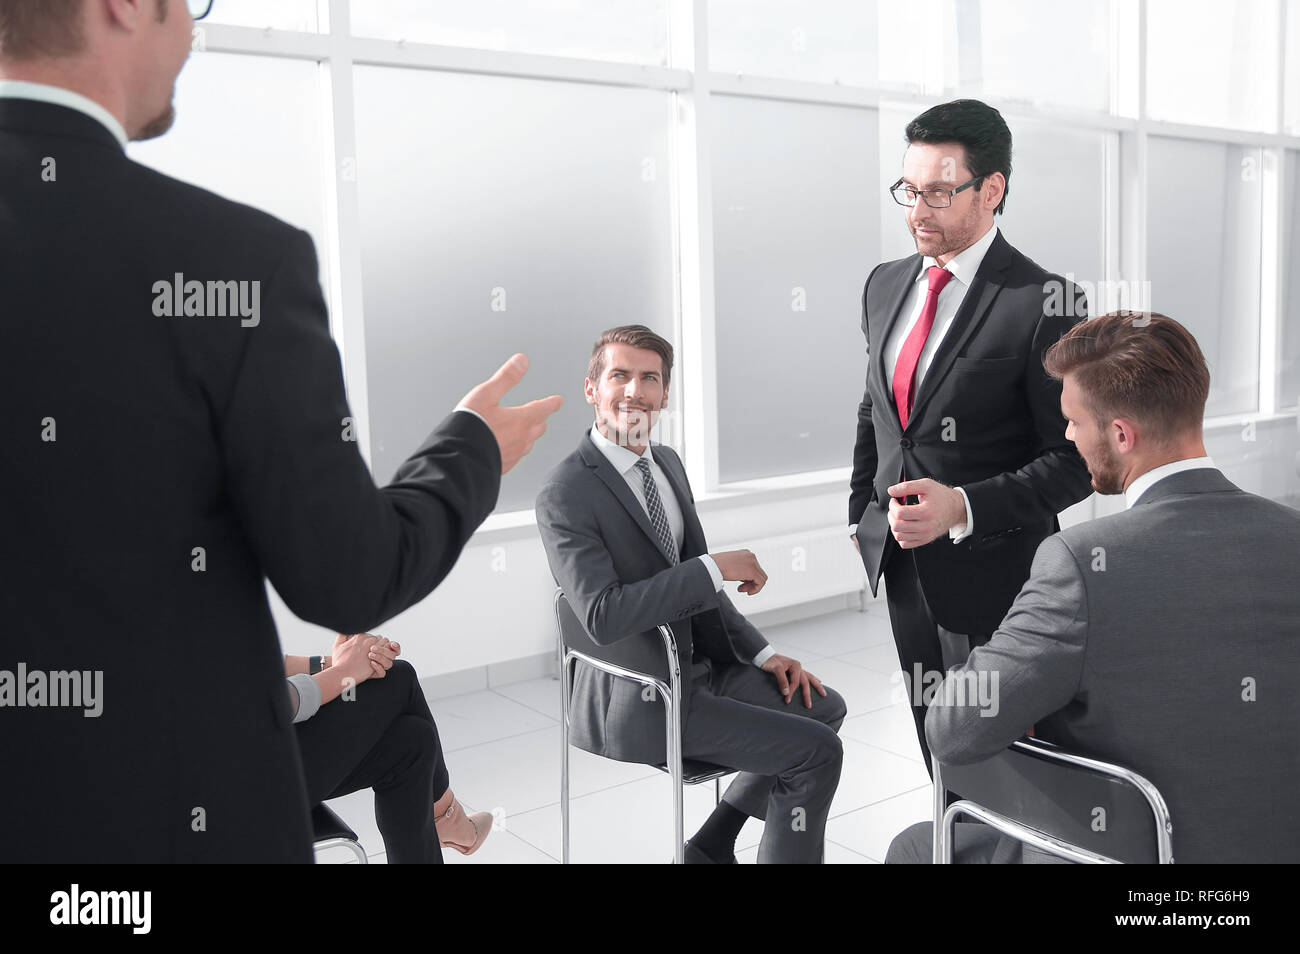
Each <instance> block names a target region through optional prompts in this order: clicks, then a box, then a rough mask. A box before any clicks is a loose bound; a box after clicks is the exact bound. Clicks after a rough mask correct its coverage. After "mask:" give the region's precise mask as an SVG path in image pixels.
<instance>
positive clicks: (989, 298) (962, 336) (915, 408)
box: [907, 232, 1011, 430]
mask: <svg viewBox="0 0 1300 954" xmlns="http://www.w3.org/2000/svg"><path fill="white" fill-rule="evenodd" d="M1010 248H1011V246H1010V245H1008V244H1007V240H1006V239H1004V238H1003V237H1002V233H1001V232H999V233H998V234H997V235H996V236H994V238H993V244H992V245H990V246H989V250H988V251H987V252H986V253H985V254H984V261H982V262H980V267H979V270H978V271H977V272H976V273H975V280H974V281H973V282H972V283H971V287H970V290H969V291H967V292H966V297H965V298H963V299H962V303H961V307H960V308H958V309H957V314H955V315H954V316H953V319H952V324H951V325H949V327H948V333H947V334H945V335H944V336H943V341H941V342H940V343H939V347H938V349H937V350H936V351H935V353H934V357H933V358H932V359H931V361H930V367H929V368H927V369H926V372H925V377H923V378H922V379H921V385H920V387H918V388H917V392H916V400H915V401H913V402H912V413H911V414H910V415H909V416H908V421H907V427H908V430H911V429H912V427H913V426H914V425H915V424H916V422H917V421H919V420H920V419H921V415H922V412H923V411H924V410H925V405H926V402H927V401H929V399H930V398H931V397H932V396H933V395H934V392H935V391H937V390H938V388H939V385H940V384H942V383H943V379H944V378H945V377H947V376H948V372H949V371H950V370H951V369H952V364H953V362H954V361H956V360H957V355H958V353H959V352H960V351H961V349H962V348H964V347H965V346H966V342H967V341H968V340H969V339H970V337H971V336H972V335H973V334H975V332H976V330H977V329H978V328H979V326H980V325H981V324H983V323H984V319H985V318H986V317H987V316H988V313H989V309H990V308H991V307H992V306H993V301H994V299H996V298H997V297H998V292H1000V291H1001V290H1002V284H1003V279H1002V273H1003V272H1004V271H1005V270H1006V268H1007V266H1008V265H1009V264H1010V252H1009V250H1010Z"/></svg>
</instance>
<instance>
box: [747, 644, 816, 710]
mask: <svg viewBox="0 0 1300 954" xmlns="http://www.w3.org/2000/svg"><path fill="white" fill-rule="evenodd" d="M762 669H763V671H764V672H770V673H771V674H772V675H773V676H775V677H776V685H777V688H778V689H780V690H781V695H782V696H784V697H785V701H786V704H787V705H788V704H789V702H790V700H791V699H793V698H794V695H795V693H796V692H802V693H803V704H804V707H805V708H807V709H811V708H812V690H813V689H816V690H817V692H818V693H819V694H821V695H823V696H824V695H826V690H825V689H823V688H822V683H821V680H820V679H818V678H817V677H816V676H814V675H813V674H812V673H810V672H808V671H807V670H806V669H804V668H803V665H802V664H801V663H800V662H799V660H797V659H791V658H790V657H789V656H782V655H781V654H780V653H775V654H773V655H772V656H771V657H769V658H768V660H767V662H765V663H763V666H762Z"/></svg>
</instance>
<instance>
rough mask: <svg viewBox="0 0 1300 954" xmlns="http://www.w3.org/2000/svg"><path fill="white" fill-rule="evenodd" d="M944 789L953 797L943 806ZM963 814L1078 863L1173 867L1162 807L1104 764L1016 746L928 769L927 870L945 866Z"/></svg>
mask: <svg viewBox="0 0 1300 954" xmlns="http://www.w3.org/2000/svg"><path fill="white" fill-rule="evenodd" d="M949 790H951V791H953V792H954V793H955V794H957V795H958V796H959V798H960V800H959V801H956V802H954V803H953V804H951V805H948V804H947V793H948V791H949ZM959 815H968V816H970V817H972V818H975V819H978V820H979V821H982V822H984V824H986V825H989V826H991V827H993V828H995V829H997V831H999V832H1001V833H1002V834H1004V835H1009V836H1010V837H1012V838H1016V839H1018V840H1020V841H1022V842H1024V843H1025V844H1028V845H1032V846H1033V847H1035V848H1037V849H1039V850H1040V851H1044V852H1047V853H1048V854H1052V855H1055V856H1057V857H1060V858H1066V859H1068V860H1070V861H1074V862H1078V863H1081V864H1155V863H1158V864H1173V861H1174V854H1173V824H1172V822H1171V821H1170V818H1169V807H1168V806H1167V805H1166V804H1165V800H1164V798H1163V797H1162V796H1161V794H1160V792H1159V791H1158V790H1157V789H1156V787H1155V786H1154V785H1152V784H1151V782H1149V781H1147V780H1146V779H1145V778H1143V777H1142V776H1141V775H1138V774H1137V773H1136V772H1133V771H1130V770H1129V769H1127V768H1124V767H1123V766H1120V765H1115V764H1113V763H1110V762H1101V761H1098V760H1097V759H1090V758H1084V757H1083V756H1079V755H1072V754H1070V753H1069V752H1066V751H1064V750H1062V749H1060V748H1058V747H1057V746H1055V745H1052V744H1051V743H1050V742H1044V741H1041V740H1039V739H1022V740H1020V741H1017V742H1013V743H1012V744H1011V745H1010V747H1008V748H1006V749H1004V750H1003V751H1001V752H999V753H998V754H997V755H995V756H993V758H991V759H986V760H985V761H983V762H977V763H974V764H973V765H941V764H940V763H939V762H938V760H936V761H935V762H934V863H935V864H952V855H953V833H954V830H955V825H956V821H957V817H958V816H959Z"/></svg>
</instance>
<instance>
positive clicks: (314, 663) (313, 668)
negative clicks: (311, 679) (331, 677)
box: [307, 656, 325, 676]
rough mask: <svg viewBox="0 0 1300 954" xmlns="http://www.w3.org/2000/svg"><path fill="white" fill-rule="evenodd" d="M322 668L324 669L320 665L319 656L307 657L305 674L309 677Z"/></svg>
mask: <svg viewBox="0 0 1300 954" xmlns="http://www.w3.org/2000/svg"><path fill="white" fill-rule="evenodd" d="M324 668H325V667H324V666H322V665H321V658H320V657H319V656H308V657H307V672H308V674H309V675H312V676H314V675H316V673H318V672H320V671H321V670H322V669H324Z"/></svg>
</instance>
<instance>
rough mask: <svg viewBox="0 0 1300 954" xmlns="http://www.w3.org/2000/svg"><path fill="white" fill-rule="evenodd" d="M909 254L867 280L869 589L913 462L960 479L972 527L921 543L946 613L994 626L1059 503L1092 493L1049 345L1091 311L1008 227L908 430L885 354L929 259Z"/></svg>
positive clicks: (859, 502)
mask: <svg viewBox="0 0 1300 954" xmlns="http://www.w3.org/2000/svg"><path fill="white" fill-rule="evenodd" d="M921 264H922V257H921V256H920V255H912V256H909V257H908V258H904V259H899V260H898V261H894V262H886V263H884V264H882V265H879V266H877V267H876V269H875V270H874V271H872V273H871V276H870V277H869V278H868V279H867V284H866V287H865V288H864V289H863V293H862V332H863V334H864V335H865V336H866V340H867V356H868V365H867V378H866V389H865V391H864V392H863V396H862V403H861V405H860V406H859V408H858V432H857V442H856V445H855V446H854V450H853V477H852V480H851V483H850V497H849V522H850V523H856V524H858V541H859V545H860V547H861V550H862V557H863V562H864V563H865V564H866V567H867V571H868V577H869V580H870V583H871V587H872V591H873V592H875V589H876V585H877V582H878V580H879V578H880V575H881V573H882V572H883V570H884V567H885V563H886V561H887V560H889V559H890V557H891V555H892V554H894V553H895V552H896V551H897V550H898V545H897V543H896V542H895V541H894V538H893V535H892V534H891V533H890V532H889V523H888V519H887V509H886V508H887V506H888V503H889V497H888V494H887V493H886V490H887V488H888V487H889V486H890V485H892V484H894V483H896V482H897V481H898V480H899V478H900V476H901V475H902V474H903V473H904V472H906V474H907V476H908V477H909V478H913V479H915V478H920V477H932V478H934V479H935V480H939V481H941V482H943V483H945V484H949V485H951V486H960V487H962V488H963V489H964V490H965V491H966V494H967V496H968V497H969V499H970V505H971V512H972V515H973V517H974V521H975V532H974V534H973V535H972V536H970V537H967V538H966V539H965V540H963V541H962V542H960V543H956V544H954V543H953V542H952V541H951V540H949V538H948V535H947V534H944V535H943V536H941V537H939V538H938V539H937V540H935V541H933V542H932V543H929V544H927V545H926V546H923V547H918V548H916V549H914V550H912V553H913V554H915V558H916V566H917V571H918V574H919V576H920V580H921V585H922V587H923V588H924V590H925V595H926V600H927V602H928V603H929V605H930V608H931V611H932V612H933V613H934V615H935V618H936V620H937V621H938V623H939V625H941V626H943V627H945V628H947V629H951V630H954V631H956V632H959V633H967V634H971V635H983V636H987V635H988V634H990V633H992V632H993V630H994V629H996V627H997V624H998V623H999V622H1001V620H1002V617H1003V616H1004V615H1005V614H1006V611H1007V608H1008V607H1009V606H1010V605H1011V602H1012V600H1013V599H1015V596H1016V593H1017V592H1018V591H1019V589H1020V586H1021V584H1023V583H1024V581H1025V580H1026V579H1027V578H1028V576H1029V568H1030V565H1031V563H1032V561H1033V557H1034V551H1035V550H1036V549H1037V548H1038V544H1039V543H1040V542H1042V540H1043V538H1045V537H1046V536H1048V535H1049V534H1051V533H1053V532H1055V531H1056V530H1057V529H1058V528H1059V525H1058V524H1057V522H1056V515H1057V514H1058V513H1059V512H1060V511H1062V510H1064V509H1066V508H1067V507H1069V506H1071V505H1072V504H1075V503H1078V502H1079V501H1080V500H1083V499H1084V498H1085V497H1087V496H1088V494H1089V493H1091V483H1090V480H1089V477H1088V471H1087V468H1086V467H1085V465H1084V463H1083V460H1082V458H1080V457H1079V455H1078V452H1077V451H1075V449H1074V445H1073V444H1072V443H1071V442H1069V441H1067V440H1066V439H1065V419H1064V418H1063V417H1062V415H1061V407H1060V401H1061V385H1060V383H1059V382H1057V381H1053V380H1052V379H1051V378H1050V377H1049V376H1048V375H1047V373H1046V371H1044V370H1043V364H1042V358H1043V353H1044V352H1045V351H1046V350H1047V349H1048V347H1050V346H1051V345H1052V344H1053V343H1054V342H1055V341H1056V340H1057V339H1058V338H1060V337H1061V335H1063V334H1064V333H1065V332H1066V331H1067V330H1068V329H1069V328H1070V326H1071V325H1073V324H1075V323H1076V322H1077V321H1080V320H1082V319H1083V318H1084V317H1085V314H1086V307H1087V306H1086V300H1085V299H1084V298H1083V296H1082V295H1081V294H1080V292H1079V290H1078V288H1077V286H1075V285H1073V284H1072V283H1069V282H1066V281H1065V280H1064V279H1063V278H1061V277H1060V276H1058V275H1052V274H1050V273H1049V272H1047V271H1045V270H1043V269H1042V268H1040V267H1039V266H1038V265H1036V264H1035V263H1034V262H1032V261H1030V260H1029V259H1028V258H1026V257H1025V256H1024V255H1021V254H1020V253H1019V252H1017V251H1016V250H1015V249H1014V248H1012V247H1011V246H1010V245H1009V244H1008V243H1007V241H1006V240H1005V239H1004V238H1003V237H1002V235H1001V233H1000V232H999V233H998V234H997V235H996V236H995V237H994V239H993V243H992V244H991V245H990V246H989V250H988V252H987V253H986V254H985V256H984V260H983V262H981V263H980V267H979V269H978V271H977V272H976V275H975V279H974V281H973V282H972V285H971V287H970V289H969V290H968V291H967V293H966V297H965V299H964V300H963V301H962V305H961V308H959V309H958V311H957V314H956V316H955V317H954V318H953V321H952V324H951V326H950V327H949V329H948V332H947V334H946V335H945V336H944V339H943V341H942V343H941V344H940V346H939V348H938V350H937V351H936V352H935V355H934V359H933V361H932V362H931V364H930V367H929V369H928V370H927V371H926V374H925V377H924V378H922V380H921V384H920V387H919V388H918V390H917V393H916V397H915V402H914V406H913V408H912V412H911V415H910V418H909V420H908V425H907V429H906V430H905V431H904V430H903V429H902V428H901V427H900V426H899V420H898V409H897V408H896V407H895V406H894V397H893V391H892V386H891V381H892V377H893V370H894V369H893V368H892V367H890V368H887V367H885V364H886V355H885V353H884V352H885V343H886V341H887V340H888V338H889V334H890V331H891V330H892V329H893V327H894V325H895V323H896V322H897V321H899V320H900V319H901V318H902V310H903V307H904V305H905V304H906V302H907V299H908V295H909V293H910V292H911V290H912V287H913V283H914V281H915V279H916V276H917V274H918V273H919V271H920V268H921Z"/></svg>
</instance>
